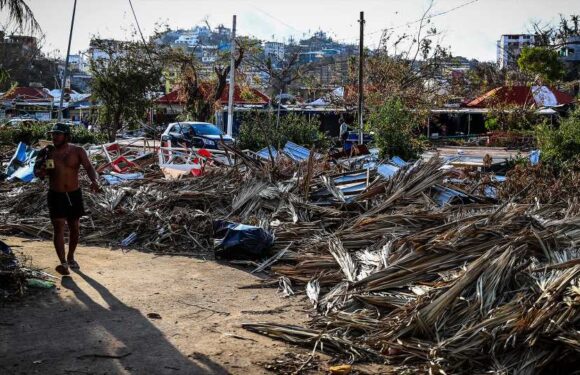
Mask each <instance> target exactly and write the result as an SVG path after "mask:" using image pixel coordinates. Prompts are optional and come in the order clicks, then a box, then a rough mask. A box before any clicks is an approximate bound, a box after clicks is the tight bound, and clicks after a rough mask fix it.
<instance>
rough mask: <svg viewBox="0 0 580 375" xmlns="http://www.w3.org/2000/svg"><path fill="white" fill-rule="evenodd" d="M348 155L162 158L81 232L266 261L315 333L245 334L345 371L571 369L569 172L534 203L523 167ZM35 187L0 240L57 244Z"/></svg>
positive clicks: (7, 210)
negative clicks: (308, 310) (349, 367)
mask: <svg viewBox="0 0 580 375" xmlns="http://www.w3.org/2000/svg"><path fill="white" fill-rule="evenodd" d="M356 151H357V152H356V154H354V153H352V154H350V155H342V156H341V157H340V158H338V159H337V158H336V157H335V158H332V157H330V156H324V155H320V154H317V153H316V152H314V150H307V149H305V148H303V147H300V146H298V145H294V144H287V145H286V146H285V147H284V149H282V150H274V149H272V148H270V149H268V148H267V149H264V150H261V151H260V152H258V153H248V152H243V151H241V150H238V149H236V148H234V147H231V146H227V145H223V153H222V154H220V155H219V157H216V155H217V154H218V153H217V152H216V153H214V154H215V155H214V154H212V153H202V152H199V151H196V150H189V151H188V152H187V153H181V154H180V153H177V152H176V150H163V149H160V150H159V163H160V164H158V165H157V168H159V169H155V166H150V168H151V174H150V175H149V176H147V175H144V176H143V178H140V179H138V180H128V181H124V182H123V184H113V185H111V186H108V187H106V188H105V189H104V193H102V194H97V195H92V194H91V195H87V199H86V205H87V206H88V210H89V211H90V212H91V215H90V216H89V217H88V218H86V219H83V220H82V222H81V224H82V231H83V233H84V236H83V238H84V241H85V242H87V243H92V244H101V245H102V244H109V245H116V246H119V245H120V246H134V247H139V248H142V249H146V250H150V251H155V252H161V253H173V252H190V253H196V254H200V255H204V256H205V255H210V254H211V253H212V250H214V249H215V250H216V253H217V252H218V250H219V252H220V253H222V254H225V253H226V252H227V256H226V257H227V258H228V259H253V260H263V261H262V262H261V263H254V262H251V264H255V265H256V268H255V269H254V272H262V271H265V270H269V271H270V272H271V273H272V274H273V275H275V278H274V279H272V280H270V281H267V282H266V284H267V285H279V286H280V288H281V291H282V293H283V294H285V295H292V294H296V293H297V292H298V291H303V292H305V293H306V295H307V296H308V298H309V300H310V301H311V302H312V304H313V307H314V309H315V310H314V312H315V314H314V317H313V319H312V321H311V323H310V325H309V326H308V327H297V326H284V325H280V324H272V323H268V322H265V323H260V324H247V325H245V328H247V329H249V330H251V331H254V332H258V333H261V334H265V335H269V336H272V337H274V338H278V339H283V340H286V341H288V342H291V343H294V344H298V345H304V346H308V347H310V348H315V349H317V350H321V351H324V352H327V353H330V354H332V355H334V356H336V357H337V358H341V359H343V360H347V361H349V362H355V361H359V362H360V361H372V362H380V363H387V364H390V365H392V366H394V368H396V369H398V370H397V371H404V370H406V369H408V370H409V371H422V372H426V371H430V372H434V373H436V372H438V373H483V372H506V373H511V372H518V373H534V372H536V371H550V370H553V371H566V370H568V369H573V368H577V367H578V366H579V365H580V359H579V358H580V357H579V356H578V351H579V350H580V332H579V331H578V327H579V324H578V323H579V322H580V314H579V311H580V310H579V306H580V281H579V280H580V256H579V255H580V246H579V245H580V200H579V198H580V196H579V195H580V189H575V190H574V187H578V186H580V183H579V181H580V177H579V176H578V175H577V174H574V175H573V176H571V177H569V181H568V182H566V185H565V186H566V190H565V193H562V194H560V195H557V194H553V193H550V194H551V195H549V197H548V198H549V199H547V198H546V199H544V198H541V199H537V198H534V197H535V195H536V194H537V193H538V191H537V189H533V187H534V183H536V182H537V181H538V180H539V179H538V178H537V177H534V176H538V175H537V173H535V172H528V170H527V169H523V170H522V171H519V170H517V169H516V170H515V171H514V172H513V175H509V174H508V176H507V178H505V177H502V176H496V175H495V174H493V173H484V172H482V170H483V169H481V170H478V169H477V168H476V167H474V166H472V165H468V166H465V165H461V166H457V165H455V164H453V162H452V161H450V160H446V159H444V158H439V157H438V156H437V155H434V156H433V157H430V158H425V159H424V160H423V159H421V160H418V161H416V162H413V163H410V162H405V161H403V160H401V159H399V158H391V159H386V160H382V159H380V158H379V155H378V153H377V152H376V151H375V150H362V149H361V150H359V149H357V150H356ZM104 163H109V162H108V161H105V162H104ZM464 164H465V163H464ZM197 167H199V168H201V169H200V171H198V172H194V170H195V169H196V168H197ZM107 168H109V167H107ZM164 168H165V170H164ZM526 168H531V167H529V166H528V167H526ZM533 168H541V167H533ZM160 170H161V171H162V173H163V174H161V172H160ZM182 172H184V173H182ZM174 175H175V176H177V175H179V176H180V177H179V178H177V179H167V177H168V176H174ZM162 176H165V177H166V178H162ZM186 176H195V177H194V178H185V177H186ZM539 176H540V177H541V175H539ZM85 183H86V182H85ZM530 187H532V188H530ZM545 187H546V186H545ZM546 188H547V187H546ZM43 190H44V189H43V187H42V186H41V185H39V184H29V185H18V184H12V185H10V187H9V188H6V187H4V188H2V189H0V214H2V216H3V217H4V219H3V220H2V221H0V233H13V232H15V231H18V232H24V233H27V234H30V235H34V236H48V235H50V229H49V222H48V220H47V213H46V211H45V208H44V199H42V194H43ZM552 191H553V189H552ZM237 223H243V224H244V225H241V224H237ZM236 241H237V242H236ZM244 250H247V252H246V253H243V254H242V252H243V251H244ZM235 251H239V252H240V253H239V254H238V255H239V257H237V256H236V254H235ZM232 252H234V253H232Z"/></svg>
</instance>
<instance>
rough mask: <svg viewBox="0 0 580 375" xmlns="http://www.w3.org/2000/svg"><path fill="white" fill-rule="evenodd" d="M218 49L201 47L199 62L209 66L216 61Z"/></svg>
mask: <svg viewBox="0 0 580 375" xmlns="http://www.w3.org/2000/svg"><path fill="white" fill-rule="evenodd" d="M217 58H218V48H217V46H201V62H202V63H204V64H211V63H214V62H216V61H217Z"/></svg>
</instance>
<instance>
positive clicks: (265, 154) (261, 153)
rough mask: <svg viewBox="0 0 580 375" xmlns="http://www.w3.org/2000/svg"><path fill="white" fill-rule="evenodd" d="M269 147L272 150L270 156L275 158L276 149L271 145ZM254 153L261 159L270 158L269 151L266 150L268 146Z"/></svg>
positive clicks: (276, 154)
mask: <svg viewBox="0 0 580 375" xmlns="http://www.w3.org/2000/svg"><path fill="white" fill-rule="evenodd" d="M269 147H270V150H271V152H272V157H274V158H276V156H278V151H276V150H275V149H274V147H272V146H269ZM256 155H258V156H259V157H261V158H262V159H265V160H270V152H268V147H264V148H263V149H261V150H260V151H258V152H256Z"/></svg>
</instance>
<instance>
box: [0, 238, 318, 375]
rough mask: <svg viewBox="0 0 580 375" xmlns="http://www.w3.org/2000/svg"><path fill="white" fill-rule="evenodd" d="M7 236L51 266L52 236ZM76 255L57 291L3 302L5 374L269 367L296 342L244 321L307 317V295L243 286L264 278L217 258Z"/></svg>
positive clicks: (0, 366) (90, 250)
mask: <svg viewBox="0 0 580 375" xmlns="http://www.w3.org/2000/svg"><path fill="white" fill-rule="evenodd" d="M2 240H4V241H5V242H7V243H8V244H9V245H11V246H14V250H16V251H20V252H22V253H24V254H25V255H27V256H30V257H32V261H33V264H34V265H35V266H36V267H39V268H43V269H45V270H46V271H47V272H50V273H53V274H54V272H53V269H54V266H55V265H56V264H57V263H56V256H55V254H54V250H53V248H52V243H50V242H46V241H40V242H39V241H29V240H23V239H20V238H14V237H9V238H6V237H4V238H2ZM78 261H79V263H80V265H81V267H82V268H81V272H78V273H76V274H73V275H72V277H70V278H63V279H62V280H58V283H57V286H58V288H57V289H56V290H54V291H49V292H47V293H46V292H44V293H37V294H35V295H33V296H31V297H28V298H26V299H25V300H24V301H23V302H18V303H16V304H10V305H8V306H4V307H0V373H1V374H226V373H233V374H260V373H266V371H265V370H264V368H263V367H262V366H260V365H259V364H257V362H258V361H267V360H269V359H272V358H274V357H276V356H278V355H280V354H282V353H283V352H285V351H288V350H292V349H291V348H290V347H289V346H287V345H285V344H284V343H280V342H276V341H273V340H271V339H269V338H266V337H261V336H258V335H255V334H253V333H250V332H247V331H245V330H243V329H241V328H240V324H241V323H242V322H258V321H272V322H286V323H296V324H300V323H302V322H304V321H305V320H306V319H307V310H306V307H307V306H306V304H305V303H304V302H303V301H302V299H301V298H291V299H284V298H282V297H280V296H278V295H277V294H276V290H275V289H260V290H256V289H239V288H240V287H242V286H247V285H250V284H255V283H256V282H257V281H258V279H257V278H256V277H255V276H253V275H250V274H248V273H247V272H244V271H242V270H238V269H235V268H232V267H230V266H227V265H220V264H217V263H215V262H212V261H203V260H199V259H193V258H187V257H170V256H161V257H160V256H155V255H153V254H147V253H141V252H137V251H131V252H128V253H123V252H121V251H120V250H109V249H105V248H99V247H83V246H81V247H80V248H79V250H78ZM270 310H275V312H274V313H272V312H270V313H268V312H269V311H270ZM148 314H158V316H157V319H156V318H155V315H149V316H148ZM159 317H160V319H159Z"/></svg>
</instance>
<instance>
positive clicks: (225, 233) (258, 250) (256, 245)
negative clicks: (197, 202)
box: [213, 220, 274, 260]
mask: <svg viewBox="0 0 580 375" xmlns="http://www.w3.org/2000/svg"><path fill="white" fill-rule="evenodd" d="M213 232H214V238H216V239H215V240H214V252H215V257H216V258H218V259H238V260H247V259H259V258H263V257H264V256H266V255H267V254H266V252H267V250H268V249H269V248H270V247H271V246H272V245H273V244H274V236H272V234H270V233H268V232H267V231H265V230H264V229H262V228H260V227H255V226H252V225H244V224H238V223H232V222H229V221H225V220H216V221H214V223H213Z"/></svg>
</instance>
